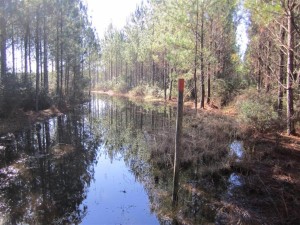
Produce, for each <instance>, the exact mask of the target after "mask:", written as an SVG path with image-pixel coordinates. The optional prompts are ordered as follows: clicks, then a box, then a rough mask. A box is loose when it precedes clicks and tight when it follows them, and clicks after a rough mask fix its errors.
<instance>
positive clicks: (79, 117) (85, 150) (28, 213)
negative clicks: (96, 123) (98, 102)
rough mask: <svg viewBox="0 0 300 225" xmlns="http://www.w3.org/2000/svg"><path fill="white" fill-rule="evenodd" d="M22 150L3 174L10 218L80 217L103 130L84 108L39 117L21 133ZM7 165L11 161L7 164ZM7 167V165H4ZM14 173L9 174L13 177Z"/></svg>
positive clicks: (6, 214) (45, 221)
mask: <svg viewBox="0 0 300 225" xmlns="http://www.w3.org/2000/svg"><path fill="white" fill-rule="evenodd" d="M16 140H17V151H18V154H15V157H14V159H13V160H11V164H10V165H3V168H12V169H13V171H14V174H1V175H2V177H1V179H2V178H3V179H2V180H3V181H4V182H7V185H5V186H4V187H3V188H1V189H0V195H1V200H0V201H1V203H0V204H1V205H0V211H1V214H2V215H3V220H4V221H3V222H5V223H7V224H16V223H29V224H53V223H54V224H55V223H58V224H65V223H79V222H80V221H81V219H82V217H83V216H84V215H85V213H86V208H85V207H79V206H80V205H81V203H82V201H83V200H84V199H85V196H86V193H85V192H86V188H87V187H88V186H89V184H90V181H91V179H92V177H93V167H92V165H93V163H94V161H95V159H96V153H97V152H96V149H97V147H98V146H99V136H95V135H93V134H92V132H91V127H90V124H89V121H88V119H87V117H85V116H83V114H82V110H81V109H80V110H76V111H75V112H73V113H72V114H70V115H69V116H61V117H58V118H55V119H50V120H49V121H46V122H44V123H38V124H36V125H34V126H33V127H31V128H30V129H27V130H25V131H23V132H21V133H19V134H17V136H16ZM5 166H6V167H5ZM3 168H2V170H3ZM12 175H13V179H10V178H9V177H12Z"/></svg>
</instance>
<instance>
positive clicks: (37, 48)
mask: <svg viewBox="0 0 300 225" xmlns="http://www.w3.org/2000/svg"><path fill="white" fill-rule="evenodd" d="M39 19H40V18H39V8H37V18H36V33H35V54H36V60H35V61H36V77H35V110H36V111H38V110H39V92H40V39H39Z"/></svg>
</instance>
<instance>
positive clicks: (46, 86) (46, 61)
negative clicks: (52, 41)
mask: <svg viewBox="0 0 300 225" xmlns="http://www.w3.org/2000/svg"><path fill="white" fill-rule="evenodd" d="M43 3H44V12H46V3H45V0H44V1H43ZM47 32H48V30H47V21H46V16H44V89H45V92H46V94H48V92H49V81H48V36H47V35H48V34H47Z"/></svg>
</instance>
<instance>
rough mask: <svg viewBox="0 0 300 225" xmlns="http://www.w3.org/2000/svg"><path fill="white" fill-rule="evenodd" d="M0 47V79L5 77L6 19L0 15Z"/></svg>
mask: <svg viewBox="0 0 300 225" xmlns="http://www.w3.org/2000/svg"><path fill="white" fill-rule="evenodd" d="M0 29H1V36H0V42H1V43H0V48H1V79H2V80H3V79H4V78H5V77H6V70H7V68H6V39H7V37H6V19H5V18H4V17H0Z"/></svg>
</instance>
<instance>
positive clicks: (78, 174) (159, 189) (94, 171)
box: [0, 94, 238, 224]
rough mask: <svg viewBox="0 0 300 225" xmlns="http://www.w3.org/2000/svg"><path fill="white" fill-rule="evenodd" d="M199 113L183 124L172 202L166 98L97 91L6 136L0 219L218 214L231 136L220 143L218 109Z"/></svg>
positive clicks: (189, 218) (159, 220)
mask: <svg viewBox="0 0 300 225" xmlns="http://www.w3.org/2000/svg"><path fill="white" fill-rule="evenodd" d="M200 120H201V123H199V124H197V125H192V126H191V127H190V128H189V127H184V129H190V130H189V132H190V135H191V137H189V139H188V141H186V142H184V144H185V145H186V146H184V156H183V159H182V162H183V165H182V166H183V167H182V170H181V171H180V182H181V184H180V189H179V193H178V194H179V204H178V208H177V209H173V208H172V202H171V199H172V198H171V196H172V184H173V182H172V174H173V170H172V165H173V148H174V129H175V122H174V112H173V110H172V108H170V107H166V106H163V107H155V109H154V108H153V106H149V105H148V106H145V105H143V106H140V105H138V104H135V103H132V102H130V101H128V100H124V99H120V98H111V97H107V96H101V95H96V94H95V95H94V96H93V99H92V100H91V102H90V103H87V104H85V105H82V106H78V107H77V108H75V109H74V110H73V111H72V112H70V113H68V114H66V115H62V116H59V117H56V118H51V119H49V120H46V121H44V122H39V123H36V124H33V125H31V126H29V127H27V128H25V129H24V130H22V131H20V132H17V133H14V134H9V135H8V134H6V135H3V136H2V138H0V224H171V223H175V224H176V223H179V224H180V223H189V224H205V223H213V222H216V221H218V217H219V215H218V207H220V204H219V203H218V202H220V201H221V200H222V199H223V196H226V195H227V194H228V189H230V191H231V192H232V194H234V193H233V192H234V189H232V188H231V186H232V185H233V183H234V181H235V180H236V179H235V178H236V177H232V176H230V175H229V174H228V173H224V174H222V173H223V171H226V169H225V170H224V168H223V167H224V166H225V167H226V165H227V163H226V161H227V160H230V158H231V153H230V151H232V149H235V148H236V146H237V144H233V146H230V145H229V143H227V142H226V141H228V140H229V139H230V138H229V134H230V133H232V132H231V130H230V129H231V128H230V129H229V128H226V127H225V129H224V125H223V124H221V123H219V122H220V121H221V122H222V123H224V119H223V118H220V117H216V118H213V117H210V116H204V117H203V118H201V119H200ZM214 121H216V122H214ZM219 124H221V125H220V126H222V129H220V128H219V127H218V126H219ZM228 124H229V125H231V124H232V123H231V122H229V123H228ZM216 125H217V126H216ZM185 126H187V125H185ZM226 129H227V130H228V132H227V130H226ZM219 130H224V132H219ZM216 131H218V135H215V134H216ZM199 134H201V135H200V136H199ZM196 136H199V137H201V138H200V142H199V143H198V142H197V141H198V139H196V140H194V139H193V137H196ZM223 140H224V141H225V143H223V142H222V141H223ZM187 144H188V146H187ZM191 146H193V147H191ZM226 146H227V147H226ZM230 147H231V150H230ZM236 176H238V174H236ZM224 178H225V179H224ZM235 186H236V185H235ZM174 210H175V211H174ZM174 212H175V213H174Z"/></svg>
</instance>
